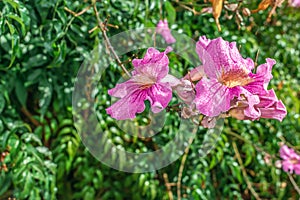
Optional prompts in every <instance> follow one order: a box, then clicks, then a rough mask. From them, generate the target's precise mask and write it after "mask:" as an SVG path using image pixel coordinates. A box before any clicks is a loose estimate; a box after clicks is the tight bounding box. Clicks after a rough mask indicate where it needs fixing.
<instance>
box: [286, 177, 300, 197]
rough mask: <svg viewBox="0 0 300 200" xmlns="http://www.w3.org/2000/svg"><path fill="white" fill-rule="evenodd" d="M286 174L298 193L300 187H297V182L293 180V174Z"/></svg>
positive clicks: (299, 192)
mask: <svg viewBox="0 0 300 200" xmlns="http://www.w3.org/2000/svg"><path fill="white" fill-rule="evenodd" d="M287 175H288V176H289V178H290V181H291V183H292V185H293V186H294V189H295V190H296V192H297V193H298V194H299V195H300V188H299V187H298V185H297V183H296V182H295V180H294V178H293V176H292V175H291V174H290V173H287Z"/></svg>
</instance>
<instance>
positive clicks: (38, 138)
mask: <svg viewBox="0 0 300 200" xmlns="http://www.w3.org/2000/svg"><path fill="white" fill-rule="evenodd" d="M274 2H275V1H274ZM276 2H277V1H276ZM93 3H95V4H96V8H97V10H98V11H99V18H100V19H101V20H102V21H103V22H105V23H106V27H107V31H106V33H107V35H108V36H113V35H115V34H117V33H120V32H123V31H126V30H129V29H136V28H144V27H155V26H156V24H157V23H158V21H159V20H160V19H161V18H166V19H168V22H169V26H170V28H171V29H172V30H174V31H177V32H179V33H183V34H186V35H188V36H189V37H191V38H193V39H194V40H196V41H197V40H198V38H199V36H202V35H206V37H207V38H210V39H213V38H216V37H219V36H221V37H223V38H224V39H225V40H228V41H236V42H237V45H238V47H239V49H240V52H241V54H242V55H243V57H250V58H252V59H254V60H255V58H257V63H258V64H262V63H264V62H265V58H273V59H275V60H276V61H277V64H276V65H275V66H274V67H273V71H272V73H273V79H272V80H271V83H270V85H269V89H270V88H274V90H275V92H276V94H277V96H278V98H279V99H281V100H282V101H283V103H284V104H285V105H286V107H287V111H288V114H287V117H286V118H285V119H284V120H283V122H279V121H276V120H269V119H261V120H259V121H255V122H251V121H238V120H235V119H226V120H225V125H224V129H223V131H222V134H221V137H220V139H219V140H218V142H217V144H216V148H215V149H214V150H213V151H212V152H210V154H209V155H208V156H206V157H204V158H201V157H199V154H198V149H199V147H200V146H201V141H202V140H203V132H204V131H205V130H203V129H199V131H198V133H197V136H196V139H195V140H194V141H193V143H192V145H191V146H190V148H189V152H188V153H187V154H185V156H183V157H181V158H180V159H178V160H177V161H176V162H174V163H172V164H171V165H169V166H167V167H165V168H163V169H160V170H157V171H154V172H151V173H142V174H131V173H125V172H120V171H117V170H115V169H112V168H109V167H107V166H106V165H104V164H102V163H101V162H99V161H98V160H97V159H95V158H94V157H93V156H92V155H91V154H90V153H89V151H88V150H87V149H86V148H85V147H84V145H83V144H82V143H81V140H80V137H79V135H78V133H77V131H76V129H75V127H74V125H73V116H72V91H73V89H74V81H75V77H76V75H77V72H78V70H79V68H80V66H81V65H82V63H83V62H84V60H85V59H87V58H89V57H90V55H91V52H92V50H93V49H94V48H95V47H97V45H98V44H99V43H102V42H103V37H102V34H101V31H100V30H99V29H96V28H95V27H96V26H97V19H96V16H95V13H94V11H93V8H92V6H91V4H93ZM224 4H225V5H226V6H224V7H223V10H222V13H221V17H220V19H219V20H220V25H221V28H222V31H218V28H217V25H216V23H215V21H214V17H213V15H212V14H211V13H209V12H208V13H207V12H205V11H206V10H208V11H209V10H210V7H211V3H210V2H208V1H207V2H206V1H201V0H199V1H198V0H194V1H158V0H155V1H149V0H146V1H140V0H134V1H118V0H105V1H97V2H96V1H88V0H85V1H77V0H54V1H48V0H34V1H33V0H2V1H0V75H1V79H0V91H1V92H0V153H1V155H0V156H1V157H0V199H34V200H36V199H103V200H105V199H116V200H121V199H134V200H135V199H137V200H138V199H196V200H197V199H298V198H299V197H300V196H299V193H297V191H296V189H297V188H295V184H298V185H300V178H299V177H298V176H296V175H292V177H293V180H294V181H295V183H294V185H293V184H292V183H291V181H290V178H289V176H288V175H287V174H286V172H284V171H283V170H282V169H280V168H277V167H276V166H275V162H276V161H277V160H280V158H279V154H278V150H279V148H280V144H282V143H285V144H287V145H288V146H289V147H293V148H294V149H295V150H300V118H299V117H300V115H299V114H300V90H299V88H300V81H299V80H300V51H299V50H300V9H299V8H294V7H291V6H289V5H288V2H287V1H285V2H283V3H282V5H281V6H279V7H277V8H274V6H275V4H276V3H274V4H272V5H270V6H269V8H267V9H266V10H264V11H259V12H258V13H253V14H251V12H249V11H250V10H254V9H256V8H257V7H258V4H259V1H235V0H230V1H225V3H224ZM205 8H208V9H206V10H205ZM273 8H274V9H273ZM272 9H273V10H274V11H275V12H274V13H272V16H271V17H269V13H270V12H272ZM72 12H74V13H72ZM75 13H77V15H76V14H75ZM258 51H259V53H257V52H258ZM143 53H144V51H143V50H142V51H137V52H133V53H132V52H131V53H128V54H126V55H124V56H122V57H121V61H122V62H124V64H125V65H126V67H128V69H130V68H132V65H131V62H130V60H131V59H132V58H134V57H139V58H141V57H142V56H143ZM169 59H170V68H173V69H175V70H176V71H178V72H180V73H182V74H181V75H185V74H186V73H187V72H188V71H189V70H190V69H191V67H192V66H190V65H189V63H188V62H186V61H185V60H183V59H181V58H178V57H177V56H176V55H175V54H170V57H169ZM121 76H122V70H121V68H120V67H118V66H117V64H111V65H110V66H109V68H108V70H106V71H105V72H104V76H103V77H106V78H104V79H103V80H102V81H103V82H104V83H105V84H104V85H105V86H103V87H101V88H100V89H101V91H102V93H103V94H102V96H101V98H99V101H98V102H97V104H98V105H97V108H98V113H99V116H100V118H101V117H102V119H103V120H104V121H105V123H103V124H101V127H102V128H103V129H104V130H106V131H108V132H109V133H110V136H111V140H112V141H113V142H114V143H116V144H120V145H124V146H126V149H129V150H131V151H132V152H140V151H153V150H154V149H155V148H156V146H155V145H158V146H162V145H163V144H165V143H166V142H168V141H169V140H170V139H171V138H172V137H173V136H174V135H172V134H174V133H176V121H175V122H174V120H173V121H172V120H167V121H166V123H165V127H164V129H163V130H162V131H161V132H160V133H159V134H158V136H157V137H156V138H155V141H148V140H141V139H138V138H137V137H134V136H132V137H128V136H126V135H125V133H124V132H123V131H122V130H120V129H119V128H118V127H117V126H116V124H115V121H114V120H113V119H112V118H109V117H108V116H107V114H106V113H105V110H104V109H105V108H107V107H108V106H109V105H110V96H108V95H106V94H107V90H108V89H110V88H112V87H114V85H115V84H116V83H117V81H118V80H119V79H120V78H121ZM170 118H172V116H170ZM183 159H186V160H184V161H183ZM180 168H182V170H180ZM178 180H179V181H178ZM178 182H180V184H179V185H178ZM298 192H299V191H298Z"/></svg>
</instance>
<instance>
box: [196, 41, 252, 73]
mask: <svg viewBox="0 0 300 200" xmlns="http://www.w3.org/2000/svg"><path fill="white" fill-rule="evenodd" d="M196 52H197V53H198V55H199V58H200V60H201V61H202V64H203V66H204V72H205V73H206V75H207V76H208V77H210V78H217V75H218V74H220V73H221V72H222V70H225V71H230V70H239V69H244V70H247V71H249V72H250V70H251V69H253V68H254V62H253V61H252V60H251V59H250V58H247V59H244V58H243V57H242V56H241V54H240V52H239V51H238V49H237V47H236V43H235V42H231V43H229V42H228V41H225V40H223V39H222V38H221V37H219V38H216V39H213V40H209V39H207V38H206V37H205V36H202V37H200V38H199V41H198V42H197V44H196Z"/></svg>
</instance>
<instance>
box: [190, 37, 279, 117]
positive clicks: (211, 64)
mask: <svg viewBox="0 0 300 200" xmlns="http://www.w3.org/2000/svg"><path fill="white" fill-rule="evenodd" d="M196 51H197V53H198V55H199V58H200V60H201V61H202V64H203V68H204V73H205V76H204V77H202V79H201V80H200V81H199V82H198V83H197V84H196V98H195V103H196V106H197V108H198V110H199V111H200V112H201V113H202V114H204V115H207V116H208V117H214V116H218V115H220V114H221V113H222V112H227V111H228V110H229V109H230V108H231V106H232V101H233V99H234V98H236V99H237V100H244V99H246V101H247V106H246V107H245V108H244V110H243V111H244V115H245V116H247V117H249V118H251V119H258V118H259V117H261V116H262V113H264V114H265V115H266V116H267V115H268V112H266V111H265V110H263V108H264V107H260V105H263V104H262V103H261V104H260V96H263V95H266V94H268V91H267V86H268V83H269V81H270V80H271V78H272V74H271V69H272V66H273V65H274V64H275V63H276V62H275V60H273V59H269V58H268V59H266V63H265V64H262V65H260V66H258V68H257V70H256V74H254V73H252V72H251V70H252V69H253V68H254V62H253V61H252V59H250V58H247V59H244V58H243V57H242V56H241V54H240V53H239V51H238V49H237V47H236V44H235V42H231V43H229V42H227V41H224V40H223V39H222V38H216V39H213V40H209V39H206V38H205V37H204V36H203V37H200V39H199V41H198V42H197V44H196ZM275 97H276V96H275ZM255 105H259V106H258V108H260V109H257V107H256V108H255ZM279 106H282V105H279ZM275 110H276V109H275Z"/></svg>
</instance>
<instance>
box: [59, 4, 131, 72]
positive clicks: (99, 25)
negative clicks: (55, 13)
mask: <svg viewBox="0 0 300 200" xmlns="http://www.w3.org/2000/svg"><path fill="white" fill-rule="evenodd" d="M91 7H93V10H94V14H95V16H96V20H97V24H98V25H97V27H94V28H92V29H91V30H89V33H92V32H93V31H95V30H96V29H97V28H99V29H100V30H101V33H102V36H103V38H104V40H105V45H106V47H107V48H108V50H109V52H111V53H112V54H113V56H114V58H115V59H116V61H117V63H118V65H119V66H120V67H121V68H122V70H123V71H124V73H126V75H127V76H128V77H130V73H129V72H128V71H127V69H126V68H125V66H124V65H123V63H122V62H121V60H120V58H119V56H118V55H117V53H116V52H115V50H114V48H113V47H112V45H111V43H110V40H109V38H108V36H107V34H106V31H107V29H106V26H111V27H114V28H119V27H118V26H114V25H112V24H108V23H107V20H105V22H104V23H103V22H102V21H101V19H100V18H99V12H98V10H97V7H96V1H94V2H93V4H91V5H89V6H87V7H86V8H84V9H83V10H82V11H80V12H79V13H76V12H74V11H72V10H70V9H69V8H67V7H64V10H66V11H67V12H69V13H71V14H72V15H73V16H75V17H78V16H80V15H82V14H84V13H85V12H86V11H88V10H89V9H90V8H91Z"/></svg>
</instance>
